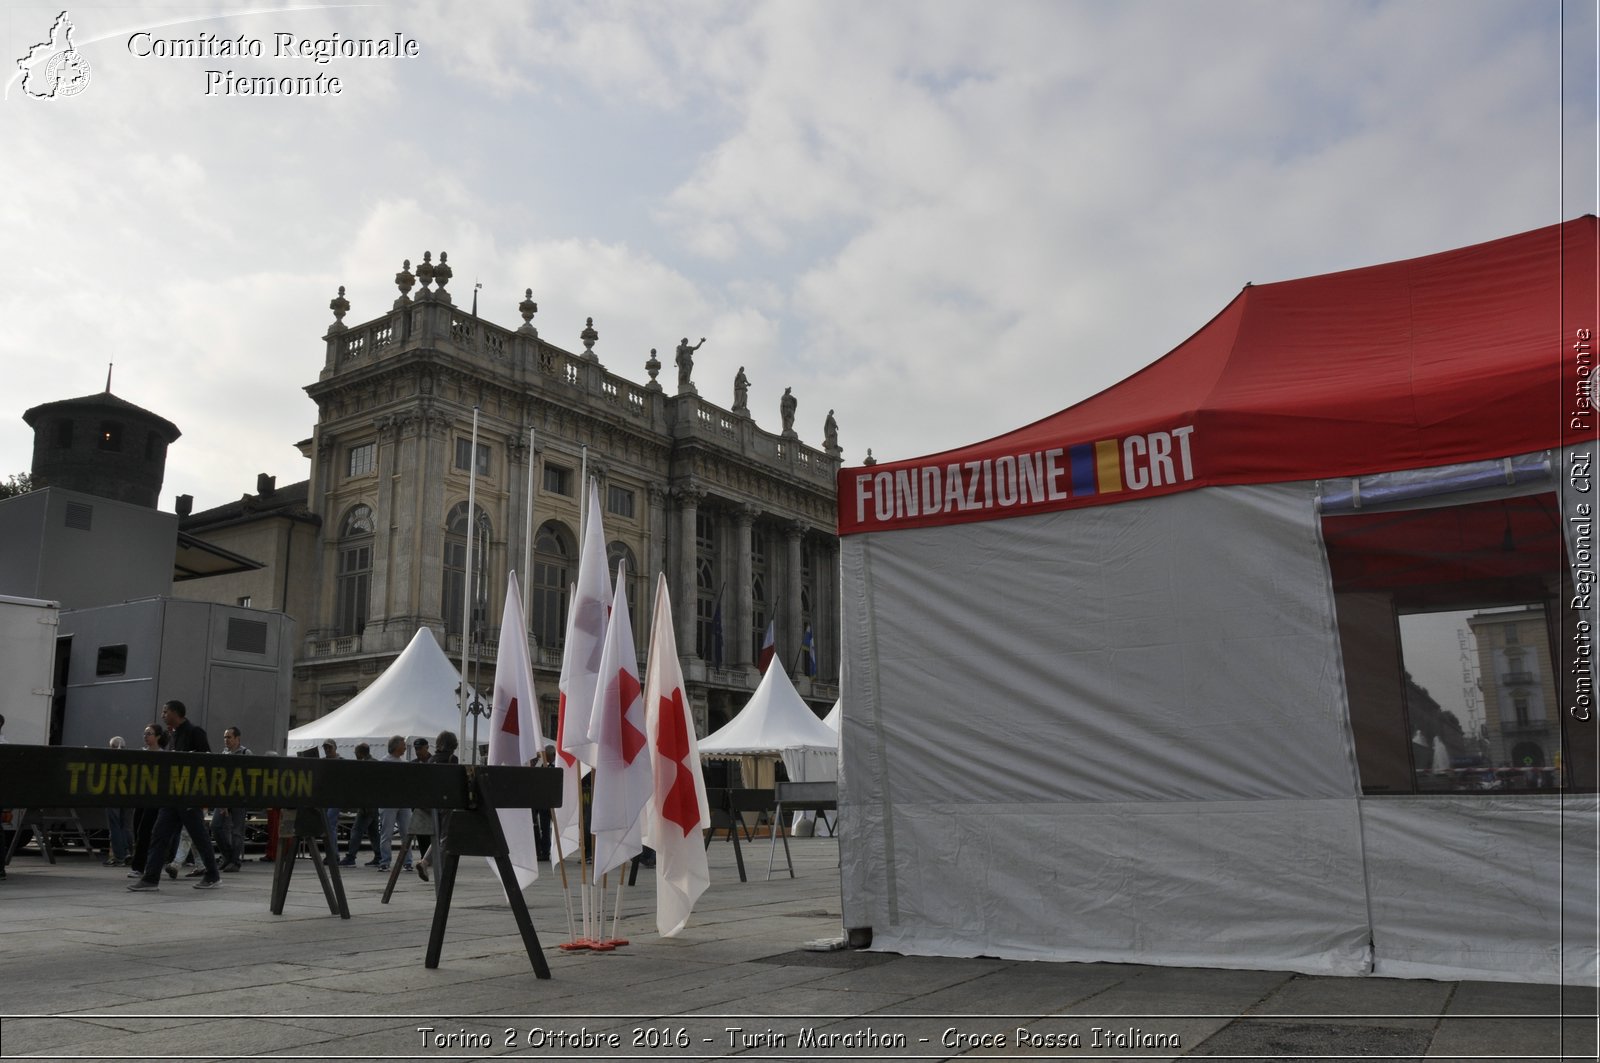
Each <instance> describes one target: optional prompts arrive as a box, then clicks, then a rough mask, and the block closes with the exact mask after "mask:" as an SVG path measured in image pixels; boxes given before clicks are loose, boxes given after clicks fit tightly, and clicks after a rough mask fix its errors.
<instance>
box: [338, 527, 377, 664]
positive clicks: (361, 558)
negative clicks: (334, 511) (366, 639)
mask: <svg viewBox="0 0 1600 1063" xmlns="http://www.w3.org/2000/svg"><path fill="white" fill-rule="evenodd" d="M372 530H373V525H372V508H371V507H370V506H366V505H355V506H351V507H350V510H349V512H347V513H346V514H345V515H344V522H343V523H342V524H340V525H339V546H338V558H339V561H338V563H339V572H338V576H337V578H336V580H335V583H334V630H335V633H336V634H338V635H341V636H345V635H359V634H361V632H362V631H363V630H365V629H366V626H367V599H368V598H369V596H370V594H371V590H372Z"/></svg>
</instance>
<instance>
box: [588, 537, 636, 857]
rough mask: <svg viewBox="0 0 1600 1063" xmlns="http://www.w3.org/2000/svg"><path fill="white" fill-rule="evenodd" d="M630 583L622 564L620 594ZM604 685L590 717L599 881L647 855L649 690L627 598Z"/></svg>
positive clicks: (611, 639) (614, 623) (603, 666)
mask: <svg viewBox="0 0 1600 1063" xmlns="http://www.w3.org/2000/svg"><path fill="white" fill-rule="evenodd" d="M627 579H628V575H627V562H626V561H621V560H619V561H618V562H617V587H618V588H619V590H620V589H621V588H623V587H626V586H627ZM600 683H601V685H600V687H599V688H598V689H597V690H596V691H595V698H594V710H593V712H592V713H591V715H590V718H589V740H590V741H591V742H592V743H593V744H594V747H595V760H594V808H593V811H592V812H591V813H590V820H589V829H590V831H591V832H592V833H593V834H594V881H595V882H599V881H600V876H602V875H604V874H605V873H606V872H607V871H610V870H611V869H612V868H614V867H618V866H620V865H622V864H625V863H627V862H628V861H629V860H631V859H632V858H633V857H635V856H638V855H639V853H641V852H642V851H643V850H644V843H643V842H642V841H641V840H640V836H641V830H642V822H641V821H642V820H643V818H644V806H645V804H646V803H647V802H648V801H649V800H650V791H651V784H650V758H649V756H647V755H646V754H645V712H644V687H643V686H641V685H640V683H639V654H638V651H637V650H635V649H634V645H633V625H632V621H631V620H630V619H629V617H628V596H627V594H625V593H619V594H617V595H616V597H615V598H614V599H613V600H612V603H611V622H610V623H609V624H607V625H606V642H605V651H604V652H603V653H602V654H601V655H600Z"/></svg>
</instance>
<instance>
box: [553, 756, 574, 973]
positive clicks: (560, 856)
mask: <svg viewBox="0 0 1600 1063" xmlns="http://www.w3.org/2000/svg"><path fill="white" fill-rule="evenodd" d="M563 770H565V769H563ZM551 826H555V824H553V823H552V824H551ZM550 833H551V841H553V842H554V843H555V847H556V867H558V868H560V869H561V899H562V900H564V901H566V902H567V940H568V941H569V942H576V941H577V939H578V929H577V927H576V926H575V925H574V924H573V922H572V887H571V886H569V885H567V854H566V853H564V852H562V851H561V831H560V830H552V831H551V832H550Z"/></svg>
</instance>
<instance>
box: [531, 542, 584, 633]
mask: <svg viewBox="0 0 1600 1063" xmlns="http://www.w3.org/2000/svg"><path fill="white" fill-rule="evenodd" d="M576 542H577V541H576V539H574V538H573V535H572V533H571V532H570V531H568V530H567V528H566V526H565V525H563V524H561V523H560V522H559V521H554V520H551V521H546V522H545V523H544V524H542V525H540V527H539V534H538V535H537V536H535V537H534V540H533V586H532V594H533V604H532V606H531V607H530V608H529V610H528V612H529V614H530V616H529V622H530V623H532V625H533V634H534V637H535V638H537V639H538V640H539V647H540V648H541V649H557V648H559V647H560V646H561V645H562V644H563V643H565V642H566V637H567V593H568V591H569V590H570V588H571V587H572V580H573V577H574V576H575V575H576V570H575V568H574V566H573V558H574V557H575V556H576V555H577V548H576Z"/></svg>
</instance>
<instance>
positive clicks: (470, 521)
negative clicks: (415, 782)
mask: <svg viewBox="0 0 1600 1063" xmlns="http://www.w3.org/2000/svg"><path fill="white" fill-rule="evenodd" d="M477 515H478V407H476V406H474V407H473V408H472V450H471V451H470V452H469V453H468V455H467V571H466V579H464V580H463V581H462V584H463V586H462V588H461V695H460V703H459V705H458V706H457V711H458V712H459V714H460V717H461V723H460V727H459V728H458V730H457V731H456V733H457V734H459V735H460V736H461V738H462V739H463V740H465V739H466V737H467V647H468V646H469V645H470V643H471V641H472V635H471V632H472V544H473V540H474V539H476V538H477V532H478V522H477V519H476V518H477ZM477 746H478V744H477V743H476V742H474V743H472V747H473V748H472V759H471V761H470V763H473V764H476V763H477V762H478V748H477Z"/></svg>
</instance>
